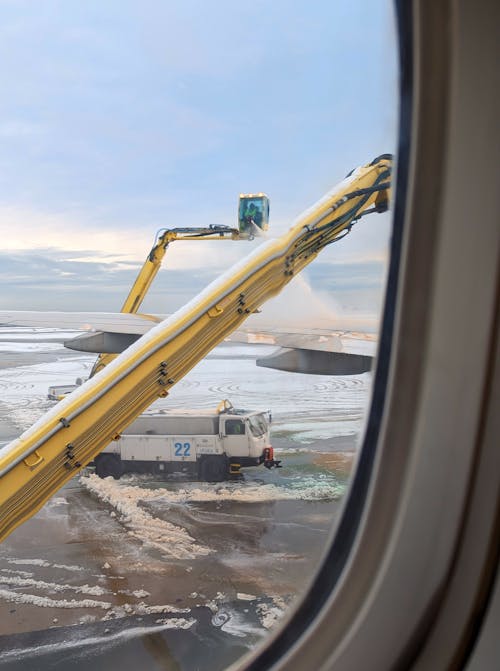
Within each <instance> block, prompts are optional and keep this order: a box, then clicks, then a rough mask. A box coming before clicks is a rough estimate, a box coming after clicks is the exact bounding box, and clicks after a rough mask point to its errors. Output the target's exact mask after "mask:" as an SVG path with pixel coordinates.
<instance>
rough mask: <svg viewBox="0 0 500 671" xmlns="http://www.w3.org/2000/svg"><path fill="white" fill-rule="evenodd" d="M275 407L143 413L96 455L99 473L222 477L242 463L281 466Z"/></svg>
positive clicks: (237, 470)
mask: <svg viewBox="0 0 500 671" xmlns="http://www.w3.org/2000/svg"><path fill="white" fill-rule="evenodd" d="M270 426H271V413H270V411H269V410H266V411H249V410H241V409H237V408H234V407H233V406H232V404H231V403H229V402H228V401H227V400H226V401H223V402H222V403H221V404H220V405H219V407H218V408H217V409H216V410H215V411H213V410H212V411H198V410H196V411H195V410H181V411H179V410H177V411H168V410H161V411H159V412H156V413H145V414H143V415H140V416H139V417H138V418H137V419H136V420H135V421H134V422H132V424H130V426H128V427H127V428H126V429H125V430H124V431H123V433H122V434H121V435H120V436H118V437H117V438H116V440H114V441H113V442H112V443H110V444H109V445H108V446H107V447H105V448H104V450H103V451H102V452H101V454H99V455H98V456H97V457H96V458H95V459H94V465H95V469H96V473H97V475H99V476H100V477H102V478H105V477H107V476H110V475H111V476H113V477H114V478H115V479H119V478H120V477H121V475H122V474H123V473H127V472H129V473H130V472H134V473H155V474H160V475H161V474H165V475H166V474H169V473H174V472H181V473H186V474H188V475H190V476H192V477H195V478H196V479H198V480H204V481H206V482H220V481H222V480H226V479H227V478H228V477H229V476H237V475H239V474H240V468H241V467H246V466H258V465H260V464H264V466H265V467H266V468H272V467H273V466H274V467H277V468H279V467H280V462H279V461H276V460H275V459H274V453H273V448H272V447H271V444H270Z"/></svg>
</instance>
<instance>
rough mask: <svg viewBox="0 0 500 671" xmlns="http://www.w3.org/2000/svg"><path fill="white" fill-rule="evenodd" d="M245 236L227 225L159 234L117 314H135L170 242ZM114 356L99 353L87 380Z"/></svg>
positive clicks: (237, 238) (231, 238)
mask: <svg viewBox="0 0 500 671" xmlns="http://www.w3.org/2000/svg"><path fill="white" fill-rule="evenodd" d="M248 239H249V236H248V235H246V236H245V235H243V234H242V233H241V232H240V231H239V230H238V229H237V228H229V226H210V227H208V228H172V229H166V230H164V231H162V232H161V235H160V236H159V237H158V238H157V239H156V240H155V243H154V245H153V248H152V249H151V251H150V252H149V254H148V256H147V258H146V260H145V261H144V264H143V266H142V268H141V269H140V271H139V274H138V275H137V277H136V278H135V282H134V284H133V285H132V288H131V289H130V291H129V293H128V296H127V298H126V299H125V302H124V304H123V305H122V308H121V310H120V312H127V313H129V314H135V313H136V312H137V310H138V309H139V307H140V306H141V303H142V301H143V300H144V298H145V296H146V294H147V292H148V290H149V287H150V286H151V284H152V283H153V280H154V278H155V277H156V275H157V274H158V271H159V270H160V266H161V264H162V261H163V257H164V256H165V254H166V253H167V249H168V247H169V245H170V243H172V242H175V241H176V240H196V241H199V240H248ZM115 358H116V354H99V356H98V357H97V359H96V362H95V364H94V366H93V367H92V371H91V373H90V377H93V376H94V375H95V374H96V373H98V372H99V371H100V370H102V369H103V368H104V367H105V366H107V365H108V364H109V363H111V361H113V359H115Z"/></svg>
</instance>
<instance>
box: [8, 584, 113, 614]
mask: <svg viewBox="0 0 500 671" xmlns="http://www.w3.org/2000/svg"><path fill="white" fill-rule="evenodd" d="M0 599H4V600H5V601H9V602H11V603H24V604H31V605H33V606H40V607H41V608H103V609H104V610H108V609H109V608H111V604H110V603H109V602H107V601H94V600H93V599H82V600H81V601H77V600H76V599H71V601H67V600H66V599H50V598H49V597H48V596H36V595H35V594H20V593H18V592H13V591H12V590H9V589H0Z"/></svg>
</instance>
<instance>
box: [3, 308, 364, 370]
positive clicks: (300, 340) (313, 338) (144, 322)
mask: <svg viewBox="0 0 500 671" xmlns="http://www.w3.org/2000/svg"><path fill="white" fill-rule="evenodd" d="M166 316H167V315H146V314H129V313H121V312H118V313H114V312H35V311H10V312H6V311H0V327H4V328H5V327H8V326H11V327H31V328H60V329H67V330H71V331H81V332H82V335H79V336H76V337H75V338H72V339H70V340H65V341H64V345H65V347H67V348H69V349H74V350H77V351H82V352H94V353H109V354H114V353H118V352H122V351H123V350H124V349H126V348H127V347H128V346H129V345H131V344H132V343H133V342H135V340H137V339H138V338H139V337H140V336H141V335H143V334H144V333H146V332H147V331H148V330H149V329H150V328H152V327H153V326H154V325H155V324H157V323H158V322H160V321H162V320H163V319H165V318H166ZM247 324H248V325H247V326H245V328H243V329H239V330H237V331H235V332H234V333H232V334H231V335H230V336H229V338H227V340H228V341H231V342H240V343H250V344H266V345H276V347H277V350H276V351H275V352H273V353H271V354H269V355H268V356H265V357H260V358H258V359H257V362H256V363H257V365H258V366H262V367H266V368H275V369H278V370H285V371H289V372H300V373H309V374H326V375H354V374H359V373H363V372H366V371H368V370H370V369H371V368H372V365H373V358H374V356H375V353H376V346H377V342H376V341H377V338H376V336H375V334H374V333H368V332H365V331H348V330H335V329H333V328H332V329H325V328H314V327H304V328H290V327H286V328H283V327H282V326H281V327H280V326H273V325H272V324H270V323H267V324H266V323H262V322H261V320H256V321H254V323H252V322H251V321H250V320H249V321H248V322H247Z"/></svg>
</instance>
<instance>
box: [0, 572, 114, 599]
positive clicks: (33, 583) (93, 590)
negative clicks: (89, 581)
mask: <svg viewBox="0 0 500 671" xmlns="http://www.w3.org/2000/svg"><path fill="white" fill-rule="evenodd" d="M0 584H2V585H10V586H11V587H34V588H35V589H44V590H47V591H50V592H67V591H72V592H76V593H77V594H88V595H89V596H102V595H103V594H109V590H106V589H104V588H103V587H100V586H99V585H66V584H62V585H60V584H59V583H55V582H45V581H44V580H34V579H33V578H19V577H17V576H12V577H11V576H4V575H0Z"/></svg>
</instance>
